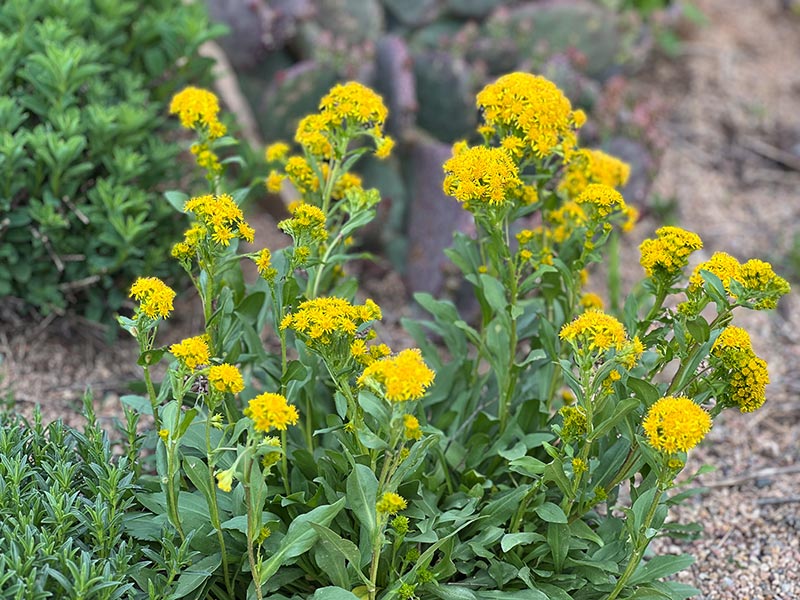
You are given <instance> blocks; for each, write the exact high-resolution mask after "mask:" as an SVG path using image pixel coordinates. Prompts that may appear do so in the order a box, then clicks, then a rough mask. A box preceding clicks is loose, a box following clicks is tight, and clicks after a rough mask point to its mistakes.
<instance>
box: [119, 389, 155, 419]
mask: <svg viewBox="0 0 800 600" xmlns="http://www.w3.org/2000/svg"><path fill="white" fill-rule="evenodd" d="M119 401H120V402H122V403H123V404H125V405H126V406H130V407H131V408H132V409H133V410H134V411H135V412H137V413H139V414H140V415H152V414H153V406H152V405H151V404H150V399H149V398H146V397H144V396H138V395H135V394H128V395H126V396H122V397H120V399H119Z"/></svg>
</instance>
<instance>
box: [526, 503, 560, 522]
mask: <svg viewBox="0 0 800 600" xmlns="http://www.w3.org/2000/svg"><path fill="white" fill-rule="evenodd" d="M533 512H535V513H536V514H537V515H539V518H540V519H542V520H543V521H544V522H546V523H566V522H567V515H565V514H564V511H563V510H561V507H560V506H558V505H556V504H553V503H552V502H545V503H544V504H542V505H541V506H537V507H536V508H534V509H533Z"/></svg>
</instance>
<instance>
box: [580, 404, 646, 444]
mask: <svg viewBox="0 0 800 600" xmlns="http://www.w3.org/2000/svg"><path fill="white" fill-rule="evenodd" d="M639 406H641V402H640V401H639V399H638V398H625V399H624V400H622V401H620V402H618V403H617V405H616V406H615V407H614V412H613V413H612V414H611V416H610V417H609V418H608V419H606V420H605V421H603V422H601V423H600V424H599V425H598V426H597V427H596V428H595V429H594V431H593V432H592V435H591V437H590V439H589V441H592V440H596V439H598V438H600V437H603V436H604V435H606V434H607V433H608V432H609V431H611V429H612V428H613V427H614V426H615V425H616V424H617V423H619V422H620V421H621V420H622V419H623V418H624V417H625V415H627V414H628V413H629V412H631V411H632V410H634V409H635V408H638V407H639Z"/></svg>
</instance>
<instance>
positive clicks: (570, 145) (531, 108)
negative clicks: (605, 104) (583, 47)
mask: <svg viewBox="0 0 800 600" xmlns="http://www.w3.org/2000/svg"><path fill="white" fill-rule="evenodd" d="M477 105H478V108H480V109H481V110H482V111H483V119H484V122H485V123H486V125H485V126H484V127H483V128H481V133H483V134H484V135H485V136H486V137H490V136H491V135H495V134H497V135H499V136H500V138H501V139H502V138H506V137H507V136H514V137H516V138H518V140H519V141H516V140H510V141H505V140H504V141H503V142H501V143H503V144H504V146H505V147H506V148H509V150H511V151H512V152H516V151H518V150H517V149H518V148H519V145H520V142H523V143H524V144H525V146H526V147H527V148H529V149H530V151H531V152H532V153H533V155H534V156H536V157H538V158H544V157H546V156H549V155H550V154H552V153H553V152H554V151H555V150H556V149H557V147H559V146H560V147H561V149H562V152H563V154H564V159H565V160H566V161H569V159H570V157H571V154H572V152H573V149H574V147H575V143H576V136H575V129H577V128H579V127H580V126H581V125H583V122H584V121H585V115H584V114H583V112H582V111H575V112H573V110H572V105H571V104H570V102H569V99H567V97H566V96H565V95H564V94H563V93H562V92H561V90H560V89H558V87H557V86H556V85H555V84H554V83H552V82H551V81H548V80H547V79H545V78H544V77H539V76H537V75H531V74H530V73H510V74H508V75H504V76H502V77H500V78H499V79H498V80H497V81H495V82H494V83H491V84H489V85H487V86H486V87H484V88H483V90H481V91H480V92H479V93H478V97H477Z"/></svg>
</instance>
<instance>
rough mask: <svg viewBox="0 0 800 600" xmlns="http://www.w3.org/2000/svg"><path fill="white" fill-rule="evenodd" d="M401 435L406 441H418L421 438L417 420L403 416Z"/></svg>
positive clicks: (413, 417)
mask: <svg viewBox="0 0 800 600" xmlns="http://www.w3.org/2000/svg"><path fill="white" fill-rule="evenodd" d="M403 435H405V438H406V439H407V440H418V439H420V438H421V437H422V430H421V429H420V428H419V419H417V417H415V416H414V415H403Z"/></svg>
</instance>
